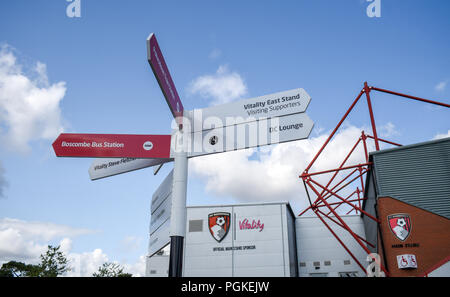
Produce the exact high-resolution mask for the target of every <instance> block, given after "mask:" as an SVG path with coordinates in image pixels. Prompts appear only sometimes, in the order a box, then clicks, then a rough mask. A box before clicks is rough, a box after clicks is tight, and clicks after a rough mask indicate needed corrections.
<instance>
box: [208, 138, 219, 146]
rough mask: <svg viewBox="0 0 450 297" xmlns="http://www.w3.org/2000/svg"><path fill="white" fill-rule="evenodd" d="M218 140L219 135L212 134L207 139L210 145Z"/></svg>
mask: <svg viewBox="0 0 450 297" xmlns="http://www.w3.org/2000/svg"><path fill="white" fill-rule="evenodd" d="M218 141H219V137H217V136H213V137H211V138H210V139H209V143H210V144H211V145H215V144H216V143H217V142H218Z"/></svg>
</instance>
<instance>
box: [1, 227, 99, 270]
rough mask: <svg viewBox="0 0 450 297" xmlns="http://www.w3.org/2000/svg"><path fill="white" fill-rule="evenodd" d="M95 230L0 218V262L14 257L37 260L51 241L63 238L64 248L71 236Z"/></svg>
mask: <svg viewBox="0 0 450 297" xmlns="http://www.w3.org/2000/svg"><path fill="white" fill-rule="evenodd" d="M92 232H93V231H91V230H87V229H79V228H72V227H69V226H65V225H57V224H53V223H46V222H27V221H23V220H18V219H11V218H2V219H0V263H1V262H7V261H10V260H14V259H20V260H22V261H25V260H27V261H31V262H36V261H38V259H39V255H40V254H41V253H43V252H45V250H46V248H47V244H48V242H49V241H51V240H54V239H58V238H62V242H61V243H62V244H63V246H64V248H66V249H67V248H68V247H69V246H70V242H69V241H68V240H69V239H68V238H69V237H75V236H79V235H84V234H89V233H92Z"/></svg>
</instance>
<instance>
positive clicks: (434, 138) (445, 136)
mask: <svg viewBox="0 0 450 297" xmlns="http://www.w3.org/2000/svg"><path fill="white" fill-rule="evenodd" d="M447 137H450V130H448V131H447V133H442V134H436V136H434V137H433V140H436V139H441V138H447Z"/></svg>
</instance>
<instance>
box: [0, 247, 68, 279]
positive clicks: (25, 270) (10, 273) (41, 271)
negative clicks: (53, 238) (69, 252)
mask: <svg viewBox="0 0 450 297" xmlns="http://www.w3.org/2000/svg"><path fill="white" fill-rule="evenodd" d="M59 248H60V246H57V247H54V246H51V245H49V246H48V248H47V252H46V253H45V254H41V263H39V264H37V265H33V264H25V263H22V262H17V261H10V262H8V263H5V264H3V265H2V267H1V268H0V277H25V276H28V277H56V276H59V275H62V274H64V273H66V272H67V271H70V267H69V265H68V260H67V258H66V256H65V255H64V253H63V252H61V251H60V250H59Z"/></svg>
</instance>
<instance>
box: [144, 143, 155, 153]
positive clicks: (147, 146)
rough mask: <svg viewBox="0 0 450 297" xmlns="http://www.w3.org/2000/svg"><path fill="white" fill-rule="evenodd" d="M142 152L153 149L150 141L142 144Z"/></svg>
mask: <svg viewBox="0 0 450 297" xmlns="http://www.w3.org/2000/svg"><path fill="white" fill-rule="evenodd" d="M143 147H144V150H146V151H149V150H151V149H152V148H153V143H152V142H151V141H146V142H144V145H143Z"/></svg>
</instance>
